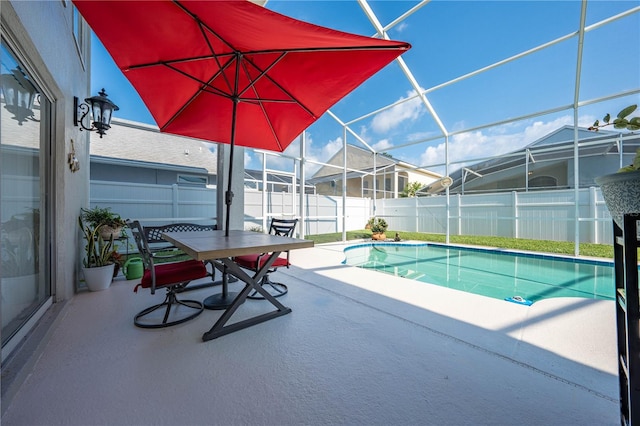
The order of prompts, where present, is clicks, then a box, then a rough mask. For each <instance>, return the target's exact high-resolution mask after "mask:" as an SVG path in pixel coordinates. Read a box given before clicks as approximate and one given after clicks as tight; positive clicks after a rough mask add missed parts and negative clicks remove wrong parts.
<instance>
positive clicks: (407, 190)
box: [400, 182, 424, 198]
mask: <svg viewBox="0 0 640 426" xmlns="http://www.w3.org/2000/svg"><path fill="white" fill-rule="evenodd" d="M423 186H424V184H423V183H420V182H411V183H409V184H407V186H405V187H404V189H403V190H402V192H401V193H400V197H403V198H407V197H415V196H416V193H417V192H418V191H419V190H420V188H422V187H423Z"/></svg>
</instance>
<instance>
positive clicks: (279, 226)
mask: <svg viewBox="0 0 640 426" xmlns="http://www.w3.org/2000/svg"><path fill="white" fill-rule="evenodd" d="M297 224H298V219H275V218H274V219H271V225H270V226H269V233H271V234H273V235H280V236H283V237H289V238H293V234H294V232H295V229H296V225H297ZM283 253H285V254H286V255H285V256H282V255H281V256H280V257H278V258H277V259H276V261H275V262H274V263H273V265H272V266H271V268H269V271H268V272H267V273H266V274H265V275H264V277H262V281H261V282H260V284H261V285H262V288H264V289H265V290H267V291H268V292H269V294H271V295H272V296H274V297H280V296H282V295H284V294H286V293H287V291H288V289H287V286H286V285H284V284H282V283H277V282H273V281H271V279H269V274H270V273H272V272H275V271H276V270H277V269H278V268H281V267H286V268H288V267H289V265H291V263H290V262H289V252H288V251H286V252H283ZM269 255H270V253H258V254H248V255H243V256H236V257H235V258H234V260H235V262H236V263H237V264H238V265H240V266H241V267H242V268H244V269H248V270H251V271H254V272H256V271H258V270H259V269H260V267H261V266H262V265H263V263H264V262H265V261H266V260H267V259H268V258H269ZM248 298H249V299H264V297H262V296H261V295H259V293H258V292H257V291H253V292H252V293H251V294H250V295H249V296H248Z"/></svg>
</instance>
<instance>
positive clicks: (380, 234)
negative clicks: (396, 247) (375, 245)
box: [371, 232, 387, 241]
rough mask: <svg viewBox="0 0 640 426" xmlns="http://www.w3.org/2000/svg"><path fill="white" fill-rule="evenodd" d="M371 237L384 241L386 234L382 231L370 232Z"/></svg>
mask: <svg viewBox="0 0 640 426" xmlns="http://www.w3.org/2000/svg"><path fill="white" fill-rule="evenodd" d="M371 238H373V239H374V240H380V241H384V240H386V239H387V236H386V235H385V234H384V232H374V233H373V234H371Z"/></svg>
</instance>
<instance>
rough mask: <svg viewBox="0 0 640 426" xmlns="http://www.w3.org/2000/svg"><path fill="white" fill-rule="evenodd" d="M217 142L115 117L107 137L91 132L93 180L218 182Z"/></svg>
mask: <svg viewBox="0 0 640 426" xmlns="http://www.w3.org/2000/svg"><path fill="white" fill-rule="evenodd" d="M214 151H215V145H214V144H212V143H210V142H205V141H202V140H199V139H191V138H187V137H184V136H176V135H172V134H169V133H160V131H159V130H158V128H157V127H155V126H150V125H146V124H142V123H135V122H131V121H127V120H119V119H115V118H114V119H113V121H112V122H111V129H109V133H108V137H104V138H102V139H101V138H99V137H98V135H97V134H95V133H92V135H91V180H102V181H119V182H132V183H149V184H158V185H173V184H179V185H198V186H205V185H209V184H211V185H215V184H216V171H217V158H218V156H217V155H216V153H215V152H214Z"/></svg>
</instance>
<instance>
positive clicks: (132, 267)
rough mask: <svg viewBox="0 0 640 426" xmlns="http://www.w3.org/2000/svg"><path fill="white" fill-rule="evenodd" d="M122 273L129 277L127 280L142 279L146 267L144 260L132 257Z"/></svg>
mask: <svg viewBox="0 0 640 426" xmlns="http://www.w3.org/2000/svg"><path fill="white" fill-rule="evenodd" d="M122 272H124V275H125V276H126V277H127V280H135V279H137V278H141V277H142V274H143V273H144V265H143V264H142V259H140V258H139V257H131V258H129V260H127V261H126V262H125V264H124V266H123V267H122Z"/></svg>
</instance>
